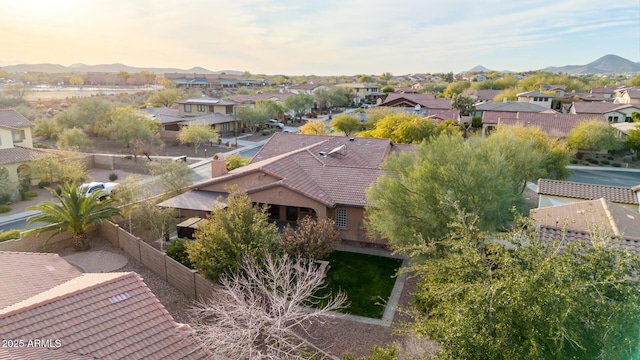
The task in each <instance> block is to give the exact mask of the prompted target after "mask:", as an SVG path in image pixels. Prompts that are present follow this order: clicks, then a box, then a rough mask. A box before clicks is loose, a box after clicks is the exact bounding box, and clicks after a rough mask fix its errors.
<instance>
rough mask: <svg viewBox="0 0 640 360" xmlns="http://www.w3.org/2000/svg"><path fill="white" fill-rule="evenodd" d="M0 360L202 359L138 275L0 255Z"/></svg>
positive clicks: (41, 256)
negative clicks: (95, 271) (0, 343)
mask: <svg viewBox="0 0 640 360" xmlns="http://www.w3.org/2000/svg"><path fill="white" fill-rule="evenodd" d="M0 272H1V273H2V282H1V283H0V290H1V291H0V334H1V335H2V336H1V337H2V339H3V341H10V342H11V343H9V342H3V346H2V347H0V359H25V360H27V359H72V360H73V359H206V358H207V356H206V354H205V353H204V352H203V351H202V350H201V349H200V348H199V346H198V345H197V343H196V342H195V340H194V339H193V338H192V337H191V336H190V334H191V331H190V330H189V327H188V326H186V325H180V324H177V323H176V322H175V321H174V320H173V318H172V317H171V315H170V314H169V313H168V312H167V311H166V310H165V308H164V307H163V306H162V304H160V302H159V301H158V299H157V298H156V297H155V296H154V294H153V293H152V292H151V290H149V288H148V287H147V286H146V285H145V283H144V282H143V281H142V278H140V276H139V275H137V274H136V273H133V272H121V273H95V274H92V273H82V272H80V271H79V270H77V269H76V268H74V267H73V266H72V265H70V264H69V263H67V262H66V261H64V260H63V259H62V258H60V257H59V256H58V255H57V254H46V253H25V252H0Z"/></svg>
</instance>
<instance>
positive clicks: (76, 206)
mask: <svg viewBox="0 0 640 360" xmlns="http://www.w3.org/2000/svg"><path fill="white" fill-rule="evenodd" d="M48 190H49V191H50V192H51V193H52V194H53V195H54V196H55V197H56V198H57V199H58V201H59V203H57V202H54V201H44V202H41V203H39V204H37V205H33V206H29V207H28V208H27V210H37V211H40V213H41V214H39V215H34V216H32V217H30V218H29V219H27V224H29V225H31V224H33V223H36V222H44V223H48V224H49V225H45V226H42V227H39V228H37V229H33V230H32V231H35V232H37V233H38V234H41V233H44V232H48V231H53V233H52V235H51V237H53V236H54V235H56V234H60V233H64V232H70V233H72V234H73V240H74V243H73V246H74V248H75V249H76V250H87V249H89V243H88V242H87V236H86V232H87V230H89V228H90V227H91V226H92V225H96V224H100V223H101V222H103V221H105V220H110V219H111V218H113V217H114V216H118V215H120V210H118V208H115V207H113V206H111V205H112V203H113V202H114V200H113V199H111V198H105V199H103V200H100V198H101V197H104V195H105V194H104V192H103V191H102V190H100V191H93V192H91V193H90V194H86V189H84V188H82V187H80V186H78V185H77V184H63V185H61V186H60V194H58V193H57V192H56V191H55V190H53V189H48ZM51 237H50V238H51Z"/></svg>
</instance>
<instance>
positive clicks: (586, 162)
mask: <svg viewBox="0 0 640 360" xmlns="http://www.w3.org/2000/svg"><path fill="white" fill-rule="evenodd" d="M582 165H584V166H589V165H591V164H590V163H589V162H588V161H584V162H582Z"/></svg>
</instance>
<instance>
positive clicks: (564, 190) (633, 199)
mask: <svg viewBox="0 0 640 360" xmlns="http://www.w3.org/2000/svg"><path fill="white" fill-rule="evenodd" d="M638 182H640V180H639V181H638ZM538 194H541V195H552V196H562V197H568V198H575V199H585V200H595V199H599V198H605V199H607V200H609V201H612V202H614V203H620V204H632V205H638V196H637V194H636V192H635V191H633V189H632V188H628V187H622V186H610V185H596V184H586V183H579V182H573V181H561V180H549V179H540V180H538Z"/></svg>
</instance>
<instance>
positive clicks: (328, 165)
mask: <svg viewBox="0 0 640 360" xmlns="http://www.w3.org/2000/svg"><path fill="white" fill-rule="evenodd" d="M395 147H396V145H394V144H393V143H392V142H391V141H390V140H389V139H373V138H354V141H350V140H349V138H348V137H345V136H320V135H303V134H285V133H276V134H274V136H273V137H271V139H270V140H269V141H268V142H267V143H266V144H265V145H264V146H263V147H262V149H261V150H260V151H259V152H258V153H257V154H256V156H254V158H253V160H252V161H251V163H250V164H249V165H247V166H244V167H241V168H238V169H236V170H234V171H231V172H230V173H228V174H226V175H223V176H219V177H216V178H214V179H210V180H207V181H204V182H202V183H199V184H196V185H193V186H192V189H196V190H197V189H202V188H205V187H207V186H209V185H212V184H216V183H222V182H226V181H231V180H233V179H235V178H238V177H240V176H244V175H247V174H250V173H253V172H264V173H268V174H270V175H271V176H273V177H275V178H276V179H277V181H276V182H275V183H272V184H269V185H268V187H272V186H283V187H286V188H289V189H291V190H293V191H296V192H298V193H300V194H303V195H304V196H307V197H310V198H312V199H314V200H316V201H318V202H321V203H323V204H325V205H326V206H330V207H332V206H336V205H349V206H358V207H362V206H366V205H367V201H366V196H365V191H366V189H367V188H368V187H369V186H370V185H371V184H372V183H373V182H375V181H376V179H377V178H378V177H379V176H380V175H382V169H381V164H382V162H383V161H384V160H385V158H386V157H387V156H388V154H389V153H391V152H397V151H412V150H413V146H412V145H402V146H399V147H398V150H395V149H394V148H395ZM332 150H337V151H336V152H335V153H334V154H333V155H327V156H323V155H322V154H321V153H324V154H327V153H329V152H331V151H332ZM245 190H246V191H247V192H248V193H252V192H255V191H261V190H264V187H256V188H251V189H245Z"/></svg>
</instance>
